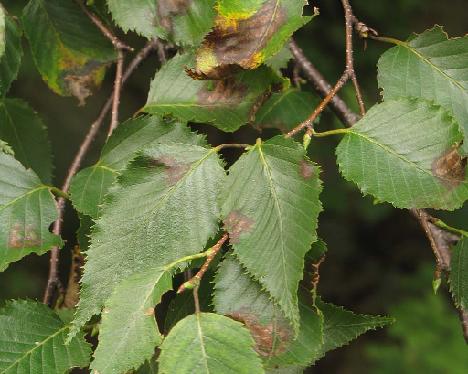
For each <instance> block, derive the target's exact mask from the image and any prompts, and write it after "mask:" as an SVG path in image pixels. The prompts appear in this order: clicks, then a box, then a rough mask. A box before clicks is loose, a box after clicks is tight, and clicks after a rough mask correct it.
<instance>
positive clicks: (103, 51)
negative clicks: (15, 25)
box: [22, 0, 116, 104]
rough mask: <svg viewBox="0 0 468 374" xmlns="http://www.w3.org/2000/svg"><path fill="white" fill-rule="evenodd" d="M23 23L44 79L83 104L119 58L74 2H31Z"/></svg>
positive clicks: (27, 7) (25, 9) (47, 0)
mask: <svg viewBox="0 0 468 374" xmlns="http://www.w3.org/2000/svg"><path fill="white" fill-rule="evenodd" d="M22 21H23V27H24V32H25V34H26V37H27V38H28V40H29V45H30V46H31V51H32V55H33V58H34V61H35V63H36V66H37V69H38V70H39V72H40V73H41V76H42V78H43V79H44V80H45V81H46V82H47V84H48V85H49V87H50V88H51V89H52V90H53V91H54V92H56V93H57V94H59V95H63V96H75V97H76V98H78V100H79V101H80V104H83V103H84V100H85V99H86V98H87V97H88V96H89V95H91V92H92V90H93V89H94V88H95V87H96V86H98V85H99V84H100V83H101V81H102V80H103V78H104V73H105V70H106V66H107V65H108V64H109V62H111V61H113V60H114V59H115V58H116V53H115V51H114V49H113V47H112V44H111V42H110V41H109V40H107V39H106V38H105V37H104V36H103V35H102V33H101V32H100V31H99V30H98V29H97V27H96V26H95V25H94V24H93V23H92V22H91V21H90V20H89V18H88V17H87V16H86V15H85V14H84V13H83V11H82V10H81V9H80V7H79V6H78V4H76V3H75V2H74V1H63V0H30V2H29V3H28V5H27V6H26V7H25V8H24V11H23V17H22Z"/></svg>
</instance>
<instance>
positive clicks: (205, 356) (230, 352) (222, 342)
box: [158, 313, 264, 374]
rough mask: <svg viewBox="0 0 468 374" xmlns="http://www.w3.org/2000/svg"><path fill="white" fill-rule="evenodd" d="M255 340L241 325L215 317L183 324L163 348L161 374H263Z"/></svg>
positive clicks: (193, 317)
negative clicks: (255, 349) (255, 347)
mask: <svg viewBox="0 0 468 374" xmlns="http://www.w3.org/2000/svg"><path fill="white" fill-rule="evenodd" d="M253 344H254V342H253V340H252V337H251V336H250V334H249V332H248V330H247V329H245V328H244V327H243V326H242V325H241V324H240V323H239V322H236V321H233V320H232V319H230V318H228V317H224V316H220V315H217V314H212V313H200V314H196V315H191V316H188V317H186V318H185V319H183V320H182V321H180V322H179V323H178V324H177V325H176V326H175V327H174V328H173V329H172V330H171V332H170V333H169V335H168V336H167V338H166V339H165V340H164V342H163V344H162V346H161V355H160V356H159V360H158V361H159V373H160V374H173V373H177V374H192V373H197V374H198V373H200V374H201V373H206V374H209V373H223V374H230V373H232V374H244V373H245V374H257V373H258V374H261V373H263V372H264V371H263V369H262V364H261V361H260V358H259V357H258V356H257V355H256V354H255V351H254V350H253Z"/></svg>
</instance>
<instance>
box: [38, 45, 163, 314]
mask: <svg viewBox="0 0 468 374" xmlns="http://www.w3.org/2000/svg"><path fill="white" fill-rule="evenodd" d="M156 45H157V42H156V41H154V40H153V41H150V42H148V43H147V44H146V46H145V47H144V48H143V49H142V50H141V51H140V52H138V54H137V55H136V56H135V57H134V58H133V60H132V61H131V62H130V64H129V65H128V67H127V69H126V70H125V73H124V75H123V78H122V83H125V82H126V81H127V80H128V78H129V77H130V76H131V75H132V73H133V72H134V71H135V69H136V68H137V67H138V65H139V64H140V63H141V61H143V60H144V59H145V58H146V57H147V56H148V55H149V54H150V52H151V51H153V50H154V49H155V48H156ZM111 106H112V97H110V98H109V99H108V100H107V102H106V103H105V104H104V106H103V108H102V109H101V112H100V113H99V116H98V118H97V119H96V120H95V121H94V122H93V123H92V124H91V127H90V128H89V130H88V133H87V134H86V136H85V138H84V139H83V142H82V143H81V145H80V148H79V149H78V152H77V154H76V155H75V158H74V159H73V162H72V163H71V165H70V167H69V169H68V172H67V175H66V177H65V181H64V182H63V185H62V188H61V191H63V192H64V193H67V192H68V189H69V187H70V183H71V180H72V178H73V176H74V175H75V174H76V173H77V172H78V170H79V168H80V165H81V162H82V161H83V158H84V156H85V155H86V153H87V152H88V150H89V148H90V146H91V144H92V142H93V140H94V138H95V137H96V135H97V133H98V131H99V129H100V128H101V126H102V123H103V122H104V119H105V118H106V115H107V113H108V112H109V110H110V109H111ZM64 208H65V199H64V198H62V197H60V198H59V199H58V201H57V211H58V218H57V220H56V221H55V222H54V225H53V229H52V231H53V233H54V234H55V235H60V233H61V231H62V220H63V215H64ZM59 250H60V248H59V247H53V248H52V249H51V252H50V266H49V275H48V279H47V286H46V290H45V294H44V298H43V302H44V303H45V304H48V305H51V303H52V299H53V297H54V292H55V290H56V289H57V286H58V285H59V282H60V281H59V273H58V265H59V256H60V254H59Z"/></svg>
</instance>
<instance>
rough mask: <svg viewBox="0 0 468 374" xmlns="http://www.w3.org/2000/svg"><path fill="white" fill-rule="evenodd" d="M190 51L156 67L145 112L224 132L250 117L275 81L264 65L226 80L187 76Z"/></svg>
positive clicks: (249, 119) (235, 127)
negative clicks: (195, 78)
mask: <svg viewBox="0 0 468 374" xmlns="http://www.w3.org/2000/svg"><path fill="white" fill-rule="evenodd" d="M192 63H193V56H192V55H190V54H185V55H180V56H176V57H174V58H173V59H172V60H170V61H169V62H168V63H167V64H166V65H165V66H163V67H162V69H161V70H159V71H158V72H157V73H156V75H155V77H154V79H153V81H152V83H151V89H150V92H149V95H148V101H147V103H146V106H145V107H144V109H143V110H144V111H146V112H149V113H153V114H159V115H169V114H172V115H173V116H174V117H176V118H179V119H180V120H182V121H193V122H199V123H211V124H213V125H214V126H216V127H218V128H219V129H221V130H223V131H227V132H232V131H235V130H237V129H238V128H239V127H241V126H242V125H244V124H246V123H247V122H249V121H251V120H253V119H254V118H255V117H254V115H255V112H256V110H257V109H258V108H257V107H258V104H259V103H261V101H262V100H263V98H264V96H265V95H266V94H267V93H268V92H269V89H270V86H271V84H272V83H273V82H274V81H277V79H278V78H276V77H275V76H274V75H273V73H272V72H271V71H270V70H269V69H267V68H261V69H259V70H256V71H254V72H252V71H249V72H241V73H239V74H238V75H236V76H235V77H232V78H231V79H229V80H217V81H200V80H194V79H192V78H190V77H189V76H188V75H187V72H186V71H185V68H186V67H187V66H191V65H192Z"/></svg>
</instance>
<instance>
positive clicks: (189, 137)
mask: <svg viewBox="0 0 468 374" xmlns="http://www.w3.org/2000/svg"><path fill="white" fill-rule="evenodd" d="M170 142H182V143H186V144H197V145H205V144H206V142H205V140H204V139H203V137H202V136H200V135H197V134H195V133H193V132H191V131H190V130H189V128H188V127H187V126H186V125H182V124H180V123H166V122H164V121H163V120H161V119H160V118H158V117H156V116H140V117H137V118H132V119H130V120H128V121H125V122H124V123H122V124H121V125H119V127H117V129H116V130H115V131H114V132H113V133H112V136H111V137H110V138H109V140H108V141H107V143H106V145H105V146H104V148H103V150H102V154H101V158H100V159H99V161H98V162H97V163H96V164H95V165H93V166H90V167H88V168H85V169H83V170H81V171H80V172H79V173H78V174H77V175H76V176H75V177H74V178H73V179H72V183H71V185H70V197H71V201H72V203H73V206H74V207H75V209H76V210H78V211H79V212H80V213H83V214H86V215H89V216H91V217H92V218H94V219H95V218H98V217H99V215H100V211H101V208H102V203H103V201H104V197H105V195H106V194H107V192H108V191H109V188H110V187H111V186H112V184H113V183H114V182H115V180H116V178H117V176H118V175H119V174H120V172H121V171H122V170H123V169H124V168H125V166H127V164H128V162H129V161H131V160H132V159H133V158H135V157H136V154H137V152H138V151H141V150H143V149H144V148H145V147H147V146H148V145H151V144H159V143H170Z"/></svg>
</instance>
